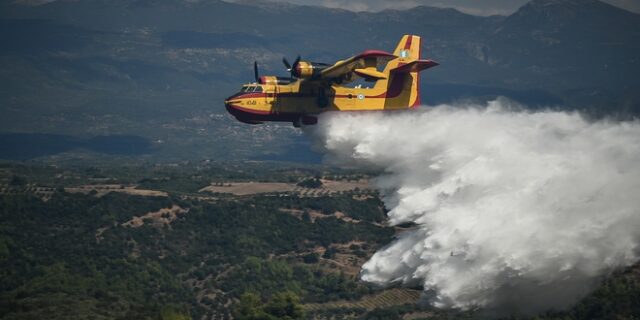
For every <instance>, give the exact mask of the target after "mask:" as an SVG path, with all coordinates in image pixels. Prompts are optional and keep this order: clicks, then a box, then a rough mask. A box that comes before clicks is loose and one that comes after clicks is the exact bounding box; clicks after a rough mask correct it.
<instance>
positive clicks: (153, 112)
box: [0, 0, 640, 159]
mask: <svg viewBox="0 0 640 320" xmlns="http://www.w3.org/2000/svg"><path fill="white" fill-rule="evenodd" d="M0 23H1V24H2V28H0V43H2V45H1V46H0V63H1V64H2V68H1V70H2V71H0V85H1V86H2V89H1V90H0V108H1V112H2V115H3V116H2V117H1V119H0V125H1V126H2V127H3V128H4V129H3V131H5V132H20V133H49V134H63V135H70V136H75V137H85V136H87V137H93V136H105V135H135V136H142V137H145V138H147V139H149V140H150V141H152V142H153V146H152V148H151V150H154V151H153V152H154V156H156V157H164V158H174V159H185V158H186V159H202V158H224V159H246V158H255V157H258V158H260V157H264V156H270V155H274V154H278V153H282V152H285V151H286V150H285V148H286V146H287V145H289V144H291V143H292V141H295V139H296V136H297V134H296V133H295V131H293V130H292V129H290V128H289V127H288V125H285V126H273V125H270V126H258V127H251V126H246V125H240V124H237V123H235V121H234V120H232V119H231V118H230V117H228V116H227V115H226V113H225V110H224V106H223V103H222V101H223V99H224V97H226V96H229V95H231V94H233V93H234V91H236V90H237V88H239V86H240V84H241V83H243V82H249V81H251V80H252V71H251V65H252V62H253V61H254V60H257V61H258V63H259V64H260V68H261V72H262V73H264V74H277V75H285V74H286V71H285V70H284V67H283V66H282V64H281V62H280V60H281V58H282V57H283V56H287V57H289V58H290V59H292V58H293V57H295V55H297V54H301V55H302V56H303V58H306V59H311V60H313V61H322V62H334V61H336V60H338V59H343V58H345V57H348V56H350V55H353V54H357V53H359V52H360V51H363V50H365V49H374V48H375V49H383V50H391V49H392V48H393V47H394V46H395V44H396V42H397V41H398V39H399V38H400V36H401V35H402V34H406V33H413V34H418V35H421V36H422V37H423V43H424V48H423V55H424V56H425V57H428V58H432V59H434V60H436V61H438V62H440V63H441V65H440V66H439V67H438V68H434V69H431V70H429V71H428V72H426V73H425V74H424V78H423V81H422V92H423V93H422V95H423V102H426V103H428V104H436V103H445V102H451V101H455V100H458V99H467V98H473V99H490V98H493V97H495V96H498V95H503V96H508V97H510V98H512V99H515V100H517V101H520V102H522V103H524V104H526V105H528V106H529V107H532V108H539V107H547V106H562V108H569V109H579V110H584V111H586V112H587V113H589V114H592V115H596V116H602V115H615V116H619V117H632V116H635V115H638V114H639V113H640V90H639V89H640V79H639V78H638V77H637V75H638V74H640V61H639V59H640V58H639V57H640V28H639V27H640V15H638V14H634V13H631V12H628V11H625V10H622V9H620V8H618V7H614V6H612V5H609V4H605V3H603V2H600V1H597V0H534V1H531V2H529V3H528V4H526V5H525V6H523V7H521V8H520V9H519V10H518V11H517V12H515V13H514V14H512V15H510V16H506V17H505V16H491V17H479V16H473V15H467V14H464V13H461V12H459V11H456V10H453V9H441V8H433V7H418V8H414V9H411V10H406V11H382V12H377V13H371V12H362V13H354V12H351V11H345V10H338V9H325V8H318V7H307V6H297V5H291V4H273V3H265V2H251V3H246V2H245V3H228V2H223V1H216V0H209V1H199V2H192V1H185V0H139V1H133V0H115V1H107V0H95V1H56V2H52V3H48V4H44V5H40V6H26V5H20V4H16V3H4V4H1V5H0ZM293 151H294V152H295V150H293Z"/></svg>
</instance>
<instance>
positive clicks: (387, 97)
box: [225, 35, 438, 127]
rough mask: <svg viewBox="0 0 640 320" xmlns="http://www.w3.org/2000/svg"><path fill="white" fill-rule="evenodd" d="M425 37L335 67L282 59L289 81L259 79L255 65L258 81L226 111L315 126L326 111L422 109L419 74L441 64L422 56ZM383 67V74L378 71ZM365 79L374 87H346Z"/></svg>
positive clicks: (251, 120)
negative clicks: (391, 50) (424, 58)
mask: <svg viewBox="0 0 640 320" xmlns="http://www.w3.org/2000/svg"><path fill="white" fill-rule="evenodd" d="M420 43H421V39H420V37H419V36H415V35H405V36H403V37H402V40H400V43H399V44H398V46H397V47H396V49H395V51H394V52H393V53H388V52H385V51H380V50H367V51H365V52H363V53H361V54H359V55H356V56H353V57H351V58H348V59H345V60H341V61H338V62H336V63H335V64H333V65H329V64H325V63H317V62H310V61H303V60H301V58H300V56H298V57H297V58H296V60H295V61H294V63H293V64H290V63H289V61H287V59H286V58H284V59H283V63H284V65H285V66H286V67H287V71H289V72H290V74H291V75H290V77H274V76H262V77H261V76H260V75H259V73H258V65H257V63H254V73H255V82H254V83H250V84H245V85H243V86H242V89H241V90H240V92H238V93H236V94H234V95H233V96H231V97H229V98H227V99H226V100H225V106H226V108H227V111H228V112H229V113H230V114H232V115H233V116H235V117H236V118H237V119H238V120H239V121H241V122H244V123H248V124H260V123H264V122H266V121H284V122H291V123H293V125H294V126H295V127H300V126H301V125H313V124H316V123H317V122H318V118H317V115H318V114H320V113H322V112H326V111H385V110H403V109H412V108H415V107H417V106H418V105H420V92H419V86H420V76H419V72H420V71H423V70H426V69H428V68H431V67H435V66H437V65H438V63H437V62H435V61H431V60H422V59H421V58H420ZM379 69H382V71H379ZM358 80H364V81H366V82H371V83H373V85H372V86H371V87H370V88H369V87H363V86H362V85H357V86H355V87H349V86H347V85H348V84H349V83H352V82H354V81H358Z"/></svg>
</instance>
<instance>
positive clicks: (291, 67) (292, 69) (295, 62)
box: [282, 55, 301, 78]
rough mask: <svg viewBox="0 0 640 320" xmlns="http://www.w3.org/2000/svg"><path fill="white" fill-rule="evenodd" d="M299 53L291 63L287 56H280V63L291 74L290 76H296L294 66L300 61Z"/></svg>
mask: <svg viewBox="0 0 640 320" xmlns="http://www.w3.org/2000/svg"><path fill="white" fill-rule="evenodd" d="M300 59H301V57H300V55H298V57H297V58H296V60H294V61H293V64H289V61H288V60H287V58H282V63H283V64H284V66H285V67H286V68H287V71H288V72H289V73H290V74H291V78H297V76H296V68H297V67H298V63H300Z"/></svg>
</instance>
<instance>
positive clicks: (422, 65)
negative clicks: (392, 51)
mask: <svg viewBox="0 0 640 320" xmlns="http://www.w3.org/2000/svg"><path fill="white" fill-rule="evenodd" d="M437 65H439V63H437V62H435V61H432V60H415V61H411V62H409V63H407V64H403V65H401V66H399V67H397V68H395V69H392V70H391V72H399V73H408V72H420V71H422V70H425V69H429V68H432V67H435V66H437Z"/></svg>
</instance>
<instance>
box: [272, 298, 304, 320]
mask: <svg viewBox="0 0 640 320" xmlns="http://www.w3.org/2000/svg"><path fill="white" fill-rule="evenodd" d="M265 311H266V312H267V313H268V314H270V315H272V316H274V317H276V318H277V319H303V318H304V316H305V313H304V309H303V308H302V305H301V304H300V298H299V297H298V295H296V294H295V293H293V292H291V291H285V292H281V293H276V294H275V295H273V297H272V298H271V301H269V303H268V304H267V305H266V306H265Z"/></svg>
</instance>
